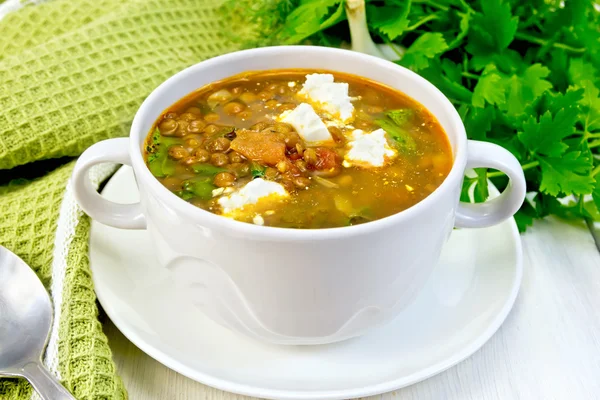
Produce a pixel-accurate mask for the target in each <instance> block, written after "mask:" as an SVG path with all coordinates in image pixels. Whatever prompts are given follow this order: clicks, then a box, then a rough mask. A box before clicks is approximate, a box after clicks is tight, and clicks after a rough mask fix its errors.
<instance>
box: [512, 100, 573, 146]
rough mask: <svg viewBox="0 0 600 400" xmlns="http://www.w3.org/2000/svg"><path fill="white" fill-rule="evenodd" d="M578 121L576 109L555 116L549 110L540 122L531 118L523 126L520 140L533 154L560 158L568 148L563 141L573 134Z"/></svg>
mask: <svg viewBox="0 0 600 400" xmlns="http://www.w3.org/2000/svg"><path fill="white" fill-rule="evenodd" d="M576 120H577V109H576V108H567V109H565V108H563V109H561V110H559V111H558V112H557V113H556V114H555V115H554V116H553V115H552V113H551V112H550V111H549V110H548V111H546V112H545V113H544V114H543V115H542V116H541V118H540V119H539V121H538V120H537V119H536V118H535V117H533V116H530V117H529V119H527V121H525V123H524V124H523V132H520V133H519V140H520V141H521V143H523V144H524V145H525V147H527V149H528V150H529V151H531V152H535V153H537V154H543V155H546V156H551V157H558V156H560V155H561V154H562V153H563V152H564V151H565V150H566V149H567V147H568V146H567V145H566V144H565V143H563V142H562V140H563V139H564V138H566V137H567V136H569V135H572V134H573V132H574V131H575V121H576Z"/></svg>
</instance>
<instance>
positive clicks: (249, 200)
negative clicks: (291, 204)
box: [217, 178, 289, 214]
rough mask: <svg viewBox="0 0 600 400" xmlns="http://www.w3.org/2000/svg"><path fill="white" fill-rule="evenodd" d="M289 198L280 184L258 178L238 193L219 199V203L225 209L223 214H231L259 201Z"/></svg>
mask: <svg viewBox="0 0 600 400" xmlns="http://www.w3.org/2000/svg"><path fill="white" fill-rule="evenodd" d="M288 196H289V193H288V192H287V191H286V190H285V188H284V187H283V186H282V185H280V184H279V183H277V182H273V181H266V180H264V179H262V178H256V179H254V180H253V181H251V182H249V183H247V184H246V186H244V187H243V188H241V189H240V190H238V191H237V192H234V193H232V194H231V195H229V196H223V197H221V198H219V200H217V202H218V203H219V205H220V206H221V207H222V208H223V214H229V213H231V212H233V211H236V210H239V209H242V208H244V206H247V205H250V204H256V203H258V201H259V200H262V199H265V198H267V197H268V198H285V197H288Z"/></svg>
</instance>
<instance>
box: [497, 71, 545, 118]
mask: <svg viewBox="0 0 600 400" xmlns="http://www.w3.org/2000/svg"><path fill="white" fill-rule="evenodd" d="M549 74H550V70H549V69H548V68H546V67H544V66H542V65H541V64H533V65H531V66H529V67H527V69H525V71H524V72H523V74H522V76H519V75H513V76H512V77H511V78H510V79H509V81H508V94H507V98H506V107H507V112H508V114H509V115H511V116H518V115H520V114H522V113H523V112H524V111H525V108H527V106H528V104H529V103H531V102H532V101H534V100H535V99H536V98H537V97H539V96H540V95H542V94H543V93H544V92H545V91H546V90H548V89H551V88H552V84H551V83H550V82H548V81H547V80H546V79H544V78H546V77H547V76H548V75H549Z"/></svg>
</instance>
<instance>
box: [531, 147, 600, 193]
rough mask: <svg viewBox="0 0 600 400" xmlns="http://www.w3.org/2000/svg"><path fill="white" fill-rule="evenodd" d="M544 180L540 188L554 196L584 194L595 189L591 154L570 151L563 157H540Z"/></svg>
mask: <svg viewBox="0 0 600 400" xmlns="http://www.w3.org/2000/svg"><path fill="white" fill-rule="evenodd" d="M539 161H540V166H541V167H542V181H541V184H540V190H541V191H543V192H546V193H548V194H550V195H552V196H558V195H559V194H561V193H564V194H576V195H584V194H588V193H591V192H592V190H593V189H594V183H595V182H594V178H592V177H591V176H590V172H591V169H592V159H591V154H589V152H588V154H586V152H582V151H570V152H568V153H566V154H564V155H562V156H561V157H540V159H539Z"/></svg>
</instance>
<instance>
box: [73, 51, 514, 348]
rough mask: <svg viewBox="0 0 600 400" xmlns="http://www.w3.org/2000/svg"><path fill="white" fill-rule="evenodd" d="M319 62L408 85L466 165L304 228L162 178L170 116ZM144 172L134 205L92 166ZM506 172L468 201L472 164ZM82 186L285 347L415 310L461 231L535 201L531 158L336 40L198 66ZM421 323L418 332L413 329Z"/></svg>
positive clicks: (91, 161) (230, 315) (237, 320)
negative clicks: (243, 78)
mask: <svg viewBox="0 0 600 400" xmlns="http://www.w3.org/2000/svg"><path fill="white" fill-rule="evenodd" d="M279 68H315V69H327V70H333V71H340V72H346V73H351V74H355V75H359V76H363V77H365V78H369V79H372V80H375V81H378V82H381V83H383V84H386V85H388V86H391V87H392V88H395V89H398V90H400V91H402V92H404V93H406V94H407V95H409V96H411V97H412V98H414V99H415V100H416V101H418V102H420V103H421V104H423V105H424V106H425V107H426V108H427V109H428V110H429V111H431V112H432V113H433V114H434V115H435V116H436V117H437V119H438V121H439V122H440V124H441V125H442V126H443V128H444V129H445V131H446V133H447V135H448V137H449V140H450V143H451V145H452V149H453V154H454V164H453V167H452V170H451V171H450V174H449V175H448V177H447V178H446V180H445V181H444V182H443V183H442V185H441V186H440V187H439V188H437V189H436V190H435V191H434V192H433V193H432V194H431V195H430V196H429V197H427V198H425V199H424V200H423V201H421V202H419V203H418V204H416V205H414V206H413V207H411V208H409V209H407V210H405V211H402V212H400V213H398V214H395V215H392V216H390V217H387V218H384V219H380V220H377V221H373V222H369V223H366V224H362V225H357V226H350V227H343V228H332V229H320V230H295V229H284V228H273V227H264V226H257V225H252V224H246V223H242V222H238V221H234V220H231V219H227V218H224V217H221V216H218V215H215V214H211V213H209V212H207V211H204V210H202V209H200V208H197V207H195V206H193V205H191V204H189V203H187V202H185V201H184V200H182V199H180V198H179V197H177V196H176V195H174V194H173V193H171V192H170V191H169V190H167V189H166V188H165V187H164V186H163V185H162V184H161V183H160V182H158V181H157V180H156V179H155V178H154V177H153V176H152V174H151V173H150V171H149V170H148V168H147V167H146V165H145V164H144V160H143V158H142V144H143V141H144V138H145V137H146V135H147V134H148V132H149V131H150V129H151V128H152V125H153V123H154V121H155V120H156V119H157V118H158V117H159V116H160V114H161V113H162V112H163V111H164V110H165V109H166V108H168V107H169V106H171V105H172V104H173V103H175V102H176V101H177V100H179V99H181V98H182V97H184V96H185V95H187V94H189V93H190V92H192V91H193V90H195V89H197V88H200V87H202V86H204V85H206V84H208V83H211V82H214V81H216V80H220V79H223V78H227V77H229V76H232V75H236V74H239V73H241V72H244V71H253V70H266V69H279ZM102 162H117V163H122V164H128V165H131V166H132V167H133V170H134V172H135V176H136V180H137V184H138V188H139V191H140V198H141V201H140V203H138V204H130V205H122V204H116V203H112V202H109V201H107V200H105V199H103V198H102V197H101V196H100V195H99V194H98V193H97V192H95V191H94V190H93V189H92V186H91V184H90V181H89V179H88V171H89V169H90V167H92V166H93V165H95V164H98V163H102ZM475 167H490V168H496V169H499V170H501V171H503V172H505V173H506V174H507V175H508V176H509V177H510V184H509V186H508V187H507V189H506V190H505V191H504V193H503V194H502V195H500V196H499V197H497V198H495V199H493V200H491V201H488V202H486V203H483V204H476V205H474V204H463V203H461V204H459V196H460V190H461V184H462V180H463V174H464V172H465V168H475ZM72 183H73V186H74V190H75V195H76V198H77V200H78V202H79V204H80V205H81V207H82V208H83V209H84V210H85V212H87V213H88V214H89V215H90V216H91V217H92V218H94V219H96V220H98V221H100V222H102V223H104V224H107V225H111V226H115V227H120V228H126V229H148V231H149V233H150V235H151V237H152V241H153V243H154V246H155V248H153V249H148V251H154V252H156V254H157V256H158V258H159V261H160V263H161V264H162V265H164V267H165V268H168V269H169V270H171V271H172V272H173V276H174V278H175V279H176V281H177V282H178V283H179V285H180V288H181V290H182V291H184V292H185V294H186V295H187V296H188V298H189V300H190V301H191V302H193V303H194V304H196V305H197V306H198V307H200V308H201V309H202V310H203V311H204V312H205V313H206V315H208V316H209V317H210V318H212V319H213V320H215V321H216V322H218V323H220V324H222V325H225V326H227V327H229V328H230V329H232V330H234V331H238V332H240V333H243V334H246V335H250V336H252V337H255V338H257V339H261V340H264V341H268V342H272V343H280V344H321V343H330V342H335V341H339V340H343V339H347V338H350V337H353V336H358V335H361V334H362V333H364V332H365V331H367V330H368V329H370V328H372V327H375V326H377V325H379V324H382V323H385V322H387V321H389V320H391V319H392V318H394V316H396V315H397V314H398V313H399V312H401V311H402V309H403V308H404V307H406V305H408V304H409V303H410V302H411V300H412V299H413V298H414V297H415V295H416V294H417V293H418V292H419V290H420V289H421V288H422V286H423V284H424V283H425V281H426V280H427V278H428V277H429V275H430V273H431V271H432V269H433V268H434V266H435V264H436V262H437V261H438V257H439V254H440V250H441V248H442V245H443V244H444V243H445V242H446V240H447V239H448V236H449V235H450V233H451V232H452V228H453V227H454V226H458V227H469V228H472V227H484V226H490V225H493V224H497V223H499V222H501V221H503V220H505V219H507V218H510V217H511V216H512V215H513V214H514V213H515V212H516V211H517V210H518V208H519V207H520V205H521V203H522V201H523V199H524V196H525V179H524V176H523V171H522V169H521V166H520V165H519V162H518V161H517V160H516V159H515V158H514V157H513V156H512V154H510V153H509V152H508V151H506V150H504V149H503V148H501V147H499V146H496V145H494V144H490V143H483V142H476V141H468V140H467V137H466V134H465V128H464V126H463V124H462V122H461V120H460V117H459V115H458V113H457V112H456V110H455V109H454V107H453V106H452V104H451V103H450V102H449V101H448V99H447V98H446V97H444V95H443V94H442V93H441V92H440V91H439V90H438V89H436V88H435V87H434V86H433V85H432V84H430V83H429V82H427V81H426V80H425V79H423V78H421V77H420V76H418V75H417V74H415V73H413V72H411V71H409V70H407V69H405V68H402V67H400V66H398V65H396V64H394V63H391V62H389V61H385V60H382V59H378V58H375V57H371V56H368V55H364V54H360V53H356V52H351V51H347V50H339V49H332V48H325V47H306V46H286V47H269V48H261V49H253V50H245V51H239V52H235V53H231V54H227V55H223V56H220V57H216V58H213V59H210V60H207V61H203V62H201V63H199V64H196V65H194V66H192V67H189V68H187V69H185V70H183V71H181V72H180V73H178V74H176V75H175V76H173V77H171V78H170V79H168V80H167V81H166V82H164V83H163V84H162V85H160V86H159V87H158V88H157V89H156V90H154V91H153V92H152V93H151V94H150V96H148V98H147V99H146V100H145V101H144V103H143V104H142V106H141V107H140V109H139V111H138V112H137V114H136V115H135V118H134V120H133V125H132V127H131V134H130V136H129V138H119V139H110V140H105V141H103V142H99V143H97V144H95V145H93V146H92V147H90V148H89V149H87V150H86V151H85V152H84V153H83V154H82V155H81V157H80V158H79V160H78V161H77V165H76V166H75V169H74V171H73V177H72ZM406 329H410V327H406Z"/></svg>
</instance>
